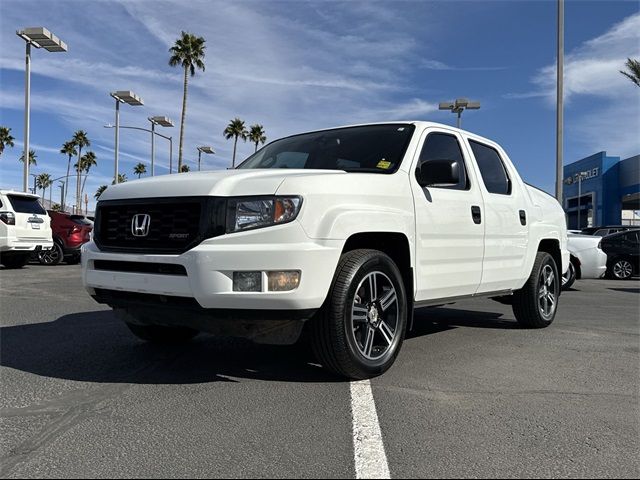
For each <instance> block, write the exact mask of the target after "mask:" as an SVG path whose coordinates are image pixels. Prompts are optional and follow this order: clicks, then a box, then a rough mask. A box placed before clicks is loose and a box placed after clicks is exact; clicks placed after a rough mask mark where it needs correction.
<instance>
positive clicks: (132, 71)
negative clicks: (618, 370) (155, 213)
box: [0, 0, 640, 208]
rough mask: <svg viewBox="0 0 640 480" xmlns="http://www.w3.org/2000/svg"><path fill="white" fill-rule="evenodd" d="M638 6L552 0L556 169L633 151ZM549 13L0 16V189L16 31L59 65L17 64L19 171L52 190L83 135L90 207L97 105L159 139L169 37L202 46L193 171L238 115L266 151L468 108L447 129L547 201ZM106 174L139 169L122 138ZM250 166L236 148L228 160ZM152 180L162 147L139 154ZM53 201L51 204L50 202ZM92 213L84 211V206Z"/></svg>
mask: <svg viewBox="0 0 640 480" xmlns="http://www.w3.org/2000/svg"><path fill="white" fill-rule="evenodd" d="M639 5H640V4H639V3H638V2H637V1H570V0H569V1H567V2H566V7H565V16H566V32H565V35H566V37H565V47H566V50H565V52H566V66H565V69H566V70H565V73H566V110H565V163H569V162H571V161H574V160H576V159H579V158H582V157H585V156H587V155H590V154H592V153H595V152H597V151H600V150H606V151H607V152H608V153H609V154H612V155H620V156H622V157H627V156H630V155H633V154H637V153H640V134H639V132H640V95H639V93H640V92H639V90H638V88H637V87H635V86H634V85H633V84H632V83H631V82H630V81H629V80H627V79H625V78H624V77H623V76H622V75H620V74H619V73H618V70H619V69H621V68H623V64H624V61H625V60H626V58H627V57H634V58H640V12H639ZM555 15H556V2H555V1H533V2H524V1H493V2H489V1H469V2H459V1H438V2H429V1H418V2H408V1H387V2H377V1H368V2H355V1H349V2H346V1H343V2H335V1H318V2H302V1H291V2H280V1H234V2H231V1H228V2H216V1H189V2H184V1H150V0H149V1H145V0H141V1H108V0H103V1H98V0H95V1H80V0H73V1H71V0H65V1H55V0H48V1H25V0H20V1H18V0H3V1H2V2H1V3H0V18H1V20H0V35H1V36H0V44H1V45H2V48H1V50H0V87H1V88H0V107H1V109H0V124H2V125H5V126H8V127H11V128H12V134H13V136H14V137H15V138H16V146H15V148H13V149H7V150H5V153H4V154H3V155H2V156H1V157H0V186H2V187H14V188H19V187H20V186H21V185H22V180H21V179H22V170H21V164H20V163H19V162H18V160H17V159H18V157H19V156H20V154H21V147H22V143H21V142H22V137H23V127H22V126H23V108H24V42H23V41H22V40H21V39H20V38H18V37H17V36H16V35H15V31H16V30H17V29H20V28H23V27H28V26H40V25H41V26H45V27H47V28H49V29H50V30H51V31H52V32H54V33H55V34H57V35H58V36H59V37H60V38H62V39H63V40H64V41H66V42H67V44H68V45H69V51H68V52H67V53H48V52H46V51H42V50H38V51H35V52H34V53H33V56H32V58H33V60H32V129H31V145H32V148H34V149H35V150H36V152H37V155H38V166H37V167H35V168H34V169H33V170H32V171H34V172H35V173H40V172H48V173H50V174H52V175H53V176H61V175H64V174H65V173H66V172H65V170H66V157H64V156H63V155H61V154H59V153H58V151H59V149H60V146H61V145H62V143H63V142H64V141H66V140H68V139H69V138H70V137H71V135H72V134H73V132H74V131H75V130H77V129H84V130H86V131H87V132H88V134H89V138H90V139H91V141H92V145H91V147H90V149H91V150H93V151H94V152H95V153H96V155H97V157H98V166H97V167H95V168H94V170H92V171H91V175H90V176H89V180H88V182H87V189H86V190H87V192H89V194H90V197H91V196H92V193H93V192H95V190H96V188H97V187H98V186H99V185H101V184H107V183H110V182H111V178H112V175H113V130H111V129H105V128H103V125H104V124H106V123H113V121H114V105H113V101H112V99H111V98H110V97H109V95H108V93H109V92H110V91H113V90H125V89H127V90H129V89H130V90H133V91H135V92H136V93H137V94H139V95H140V96H141V97H142V98H143V99H144V101H145V106H144V107H129V106H126V105H125V106H123V107H122V110H121V123H122V124H123V125H134V126H142V127H148V122H147V120H146V119H147V117H148V116H151V115H167V116H169V117H170V118H172V119H173V120H174V122H175V124H176V127H175V128H173V129H162V132H163V133H167V134H169V135H173V136H174V137H175V139H176V140H175V141H174V160H176V161H177V143H178V142H177V137H178V135H179V119H180V106H181V100H182V83H181V82H182V75H181V71H180V70H179V69H176V68H172V67H169V65H168V63H167V61H168V57H169V55H168V53H167V50H168V49H169V47H170V46H171V45H172V44H173V42H174V40H175V39H176V38H177V37H178V35H179V34H180V31H181V30H186V31H189V32H192V33H195V34H197V35H201V36H204V37H205V38H206V40H207V49H206V58H205V61H206V72H205V73H199V74H197V76H196V77H195V78H193V79H192V80H191V82H190V89H189V98H188V109H187V126H186V132H185V158H186V159H187V161H188V163H190V165H191V167H192V168H193V167H195V163H194V160H196V158H197V152H196V146H197V145H202V144H205V145H212V146H213V147H214V148H215V150H216V152H217V154H216V155H212V156H209V155H203V168H206V169H214V168H224V167H226V166H228V165H229V164H230V158H231V151H232V148H233V145H232V142H231V141H226V140H225V139H224V138H223V136H222V131H223V129H224V127H225V125H226V124H227V123H228V121H229V120H230V119H231V118H233V117H235V116H239V117H240V118H242V119H244V120H245V121H246V122H247V124H248V125H250V124H253V123H261V124H263V125H264V127H265V129H266V132H267V136H268V138H269V139H275V138H278V137H281V136H284V135H287V134H291V133H296V132H300V131H305V130H310V129H316V128H322V127H331V126H336V125H343V124H351V123H359V122H367V121H386V120H402V119H404V120H409V119H416V120H432V121H438V122H443V123H454V122H455V117H454V115H452V114H450V113H447V112H441V111H438V110H437V103H438V102H439V101H444V100H453V99H454V98H456V97H468V98H470V99H472V100H479V101H480V102H481V103H482V108H481V110H479V111H470V112H467V113H465V115H464V117H463V126H464V128H466V129H468V130H471V131H473V132H476V133H478V134H481V135H484V136H487V137H489V138H492V139H494V140H496V141H498V142H499V143H501V144H502V145H503V146H504V147H505V148H506V150H507V152H508V153H509V155H510V157H511V159H512V160H513V162H514V163H515V164H516V166H517V167H518V169H519V170H520V172H521V174H522V176H523V178H524V179H525V180H526V181H528V182H530V183H533V184H535V185H537V186H540V187H541V188H543V189H545V190H547V191H550V192H552V191H553V188H554V187H553V184H554V163H555V110H554V106H555V103H554V102H555V48H556V47H555V42H556V37H555V22H556V20H555V18H556V17H555ZM120 151H121V155H120V170H121V172H123V173H126V174H127V176H128V177H129V179H132V178H135V177H134V175H133V167H134V165H135V164H136V163H138V162H139V161H142V162H148V161H149V158H150V139H149V135H148V134H145V133H144V132H138V131H135V130H123V131H122V132H121V150H120ZM252 151H253V147H252V146H251V145H250V144H248V143H247V144H240V146H239V157H240V158H244V157H246V156H247V155H248V154H250V153H251V152H252ZM156 152H157V153H156V173H157V174H162V173H166V172H167V171H168V146H167V144H166V143H165V142H164V141H163V140H158V141H157V142H156ZM58 192H59V191H57V190H56V193H55V196H54V198H56V197H57V198H59V197H58V195H59V193H58ZM90 208H91V204H90Z"/></svg>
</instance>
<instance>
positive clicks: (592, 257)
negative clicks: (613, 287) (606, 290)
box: [578, 250, 607, 278]
mask: <svg viewBox="0 0 640 480" xmlns="http://www.w3.org/2000/svg"><path fill="white" fill-rule="evenodd" d="M578 258H579V260H580V278H601V277H602V276H603V275H604V274H605V272H606V271H607V254H606V253H604V252H603V251H602V250H597V251H596V252H589V255H581V256H580V257H578Z"/></svg>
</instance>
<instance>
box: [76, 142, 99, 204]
mask: <svg viewBox="0 0 640 480" xmlns="http://www.w3.org/2000/svg"><path fill="white" fill-rule="evenodd" d="M80 160H81V162H82V170H83V171H84V172H85V173H86V175H85V177H84V180H82V188H81V189H80V198H82V194H83V193H84V186H85V184H86V183H87V178H88V177H89V170H91V167H95V166H96V165H97V164H98V159H97V158H96V154H95V153H93V152H92V151H88V152H87V153H85V154H84V155H83V156H82V158H81V159H80Z"/></svg>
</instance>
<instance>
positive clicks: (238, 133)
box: [222, 117, 249, 168]
mask: <svg viewBox="0 0 640 480" xmlns="http://www.w3.org/2000/svg"><path fill="white" fill-rule="evenodd" d="M222 134H223V135H224V138H226V139H227V140H229V139H230V138H234V141H233V161H232V163H231V168H233V167H235V166H236V146H237V145H238V137H240V138H241V139H242V140H243V141H245V142H246V141H247V135H249V132H247V129H246V128H245V127H244V120H240V119H239V118H238V117H236V118H234V119H233V120H231V121H230V122H229V125H227V128H225V129H224V132H222Z"/></svg>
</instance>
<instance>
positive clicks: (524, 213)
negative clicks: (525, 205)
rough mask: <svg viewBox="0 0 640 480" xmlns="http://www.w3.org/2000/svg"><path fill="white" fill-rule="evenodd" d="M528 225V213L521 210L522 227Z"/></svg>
mask: <svg viewBox="0 0 640 480" xmlns="http://www.w3.org/2000/svg"><path fill="white" fill-rule="evenodd" d="M526 224H527V212H525V211H524V210H520V225H526Z"/></svg>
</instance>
